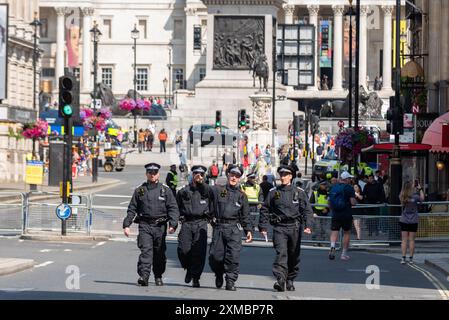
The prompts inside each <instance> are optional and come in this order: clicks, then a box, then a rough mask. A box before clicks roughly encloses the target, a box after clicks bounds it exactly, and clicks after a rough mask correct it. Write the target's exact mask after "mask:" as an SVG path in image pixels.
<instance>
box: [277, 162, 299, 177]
mask: <svg viewBox="0 0 449 320" xmlns="http://www.w3.org/2000/svg"><path fill="white" fill-rule="evenodd" d="M278 173H279V174H281V173H289V174H291V175H294V174H295V170H294V169H293V168H292V167H291V166H287V165H284V164H283V165H281V166H279V168H278Z"/></svg>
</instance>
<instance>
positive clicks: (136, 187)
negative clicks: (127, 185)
mask: <svg viewBox="0 0 449 320" xmlns="http://www.w3.org/2000/svg"><path fill="white" fill-rule="evenodd" d="M146 185H147V182H146V181H144V182H142V183H141V184H138V185H137V186H135V187H134V189H135V190H137V189H139V188H140V187H145V186H146Z"/></svg>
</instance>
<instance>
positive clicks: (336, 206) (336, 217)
mask: <svg viewBox="0 0 449 320" xmlns="http://www.w3.org/2000/svg"><path fill="white" fill-rule="evenodd" d="M351 178H353V176H352V175H350V174H349V173H348V172H346V171H345V172H343V173H342V174H341V177H340V183H337V184H335V185H334V186H332V188H331V190H330V192H329V207H330V210H331V216H332V222H331V239H330V240H331V249H330V252H329V259H330V260H334V259H335V243H336V242H337V238H338V233H339V232H340V229H343V232H344V236H343V252H342V254H341V257H340V258H341V260H345V261H346V260H349V256H348V248H349V240H350V232H351V227H352V206H355V205H356V204H357V201H356V199H355V192H354V188H353V187H352V186H351Z"/></svg>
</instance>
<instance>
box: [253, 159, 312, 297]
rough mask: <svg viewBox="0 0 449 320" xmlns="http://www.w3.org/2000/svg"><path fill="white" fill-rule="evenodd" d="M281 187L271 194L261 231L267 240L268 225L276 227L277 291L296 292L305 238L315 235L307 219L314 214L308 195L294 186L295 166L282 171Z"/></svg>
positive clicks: (283, 166) (274, 235)
mask: <svg viewBox="0 0 449 320" xmlns="http://www.w3.org/2000/svg"><path fill="white" fill-rule="evenodd" d="M278 173H279V175H280V178H281V185H280V186H278V187H276V188H273V189H271V190H270V192H269V193H268V196H267V198H266V199H265V202H264V204H263V205H262V208H261V209H260V221H259V230H260V232H261V233H262V234H263V235H264V236H265V237H267V230H268V223H270V224H272V225H273V246H274V248H275V250H276V259H275V261H274V263H273V275H274V276H275V277H276V280H277V281H276V282H275V283H274V289H275V290H277V291H285V287H287V290H288V291H294V290H295V286H294V284H293V282H294V279H295V278H296V276H297V275H298V271H299V262H300V259H299V255H300V251H301V235H302V231H303V230H304V232H305V233H311V230H310V229H309V228H308V227H307V218H308V217H311V216H312V215H313V212H312V208H311V206H310V204H309V201H308V199H307V194H306V193H305V192H304V190H302V189H301V188H298V187H295V186H293V185H292V179H293V176H294V175H295V170H294V169H293V168H292V167H291V166H286V165H281V166H280V167H279V168H278Z"/></svg>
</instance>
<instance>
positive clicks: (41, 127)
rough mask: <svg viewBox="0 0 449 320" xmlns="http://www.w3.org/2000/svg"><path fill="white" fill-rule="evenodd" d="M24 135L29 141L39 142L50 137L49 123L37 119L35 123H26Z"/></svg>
mask: <svg viewBox="0 0 449 320" xmlns="http://www.w3.org/2000/svg"><path fill="white" fill-rule="evenodd" d="M22 135H23V136H24V137H25V138H27V139H33V140H38V139H42V138H45V137H46V136H47V135H48V122H47V121H45V120H42V119H37V120H36V122H35V123H25V124H24V125H23V131H22Z"/></svg>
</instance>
